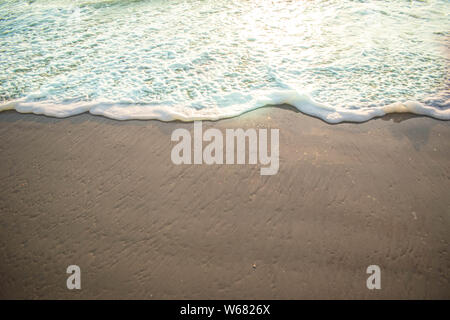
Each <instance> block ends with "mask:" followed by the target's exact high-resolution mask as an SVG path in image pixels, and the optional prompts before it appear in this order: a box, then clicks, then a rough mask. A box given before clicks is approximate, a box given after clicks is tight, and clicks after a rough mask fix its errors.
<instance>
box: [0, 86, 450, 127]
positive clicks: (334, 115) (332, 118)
mask: <svg viewBox="0 0 450 320" xmlns="http://www.w3.org/2000/svg"><path fill="white" fill-rule="evenodd" d="M241 96H242V95H241V94H238V93H234V94H230V95H228V96H226V97H224V99H226V100H227V101H229V104H228V105H227V107H226V108H223V107H222V108H221V107H219V106H216V107H209V108H201V109H197V108H192V107H191V106H186V105H181V104H164V103H135V102H129V101H118V102H117V101H116V102H114V101H108V100H95V101H77V102H66V103H64V102H62V103H57V102H52V101H27V100H26V99H25V98H23V99H17V100H13V101H7V102H3V103H2V104H0V111H4V110H16V111H17V112H20V113H34V114H40V115H46V116H50V117H57V118H65V117H70V116H73V115H77V114H81V113H85V112H89V113H91V114H94V115H100V116H104V117H107V118H111V119H115V120H131V119H137V120H150V119H156V120H160V121H176V120H179V121H195V120H219V119H224V118H231V117H236V116H239V115H241V114H243V113H245V112H248V111H251V110H254V109H257V108H261V107H265V106H274V105H282V104H288V105H291V106H293V107H295V108H296V109H297V110H298V111H300V112H302V113H304V114H307V115H310V116H313V117H316V118H319V119H322V120H323V121H325V122H328V123H333V124H334V123H340V122H365V121H368V120H370V119H373V118H376V117H382V116H384V115H386V114H389V113H412V114H416V115H422V116H428V117H432V118H435V119H439V120H450V107H444V108H441V107H435V106H430V105H426V104H423V103H421V102H418V101H405V102H396V103H391V104H388V105H384V106H379V107H362V108H359V109H346V108H343V107H332V106H329V105H325V104H322V103H319V102H316V101H314V99H312V98H311V97H310V96H309V95H307V94H303V93H301V92H298V91H295V90H277V91H270V92H263V93H260V94H257V95H252V96H251V98H250V99H246V100H245V102H241V101H242V100H243V99H242V98H241ZM233 101H235V103H233ZM445 105H448V103H445Z"/></svg>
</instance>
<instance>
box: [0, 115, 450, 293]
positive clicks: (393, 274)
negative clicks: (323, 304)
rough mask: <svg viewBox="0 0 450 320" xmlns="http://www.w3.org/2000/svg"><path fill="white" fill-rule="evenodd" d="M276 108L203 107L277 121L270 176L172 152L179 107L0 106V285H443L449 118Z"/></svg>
mask: <svg viewBox="0 0 450 320" xmlns="http://www.w3.org/2000/svg"><path fill="white" fill-rule="evenodd" d="M289 109H291V107H286V106H282V107H275V108H273V107H263V108H259V109H256V110H253V111H249V112H246V113H244V114H242V115H240V116H238V117H233V118H228V119H220V120H217V121H203V126H204V127H205V129H207V128H217V129H219V130H221V131H224V130H225V129H227V128H230V129H232V128H244V129H245V128H278V129H280V166H279V171H278V173H277V174H276V175H273V176H260V175H259V169H260V167H259V165H179V166H177V165H174V164H172V162H171V160H170V152H171V149H172V147H173V146H174V145H175V143H174V142H171V141H170V136H171V133H172V132H173V130H175V129H176V128H184V129H187V130H188V131H190V132H191V133H192V131H193V122H181V121H171V122H162V121H158V120H157V121H154V120H153V121H148V120H145V121H142V120H126V121H116V120H111V119H108V118H105V117H100V116H93V115H92V114H87V113H84V114H81V115H75V116H71V117H68V118H63V119H59V118H51V117H47V116H44V117H43V116H41V115H33V114H19V113H18V112H16V111H3V112H1V113H0V123H1V125H0V132H1V136H2V141H1V143H0V151H1V153H0V154H1V155H0V163H1V170H0V174H1V178H2V190H1V191H2V192H1V196H0V213H1V218H0V235H1V236H0V239H1V241H0V257H1V261H2V262H1V263H0V283H1V286H0V297H1V298H3V299H24V298H25V299H62V298H64V299H93V298H97V299H107V298H112V299H123V298H145V299H208V298H211V299H314V298H319V299H431V298H434V299H450V284H449V274H450V259H449V258H448V244H449V241H450V233H449V232H448V231H449V227H450V224H449V223H450V191H449V190H450V122H448V121H440V120H437V119H432V118H428V117H421V116H415V115H410V114H390V115H387V116H385V117H382V118H376V119H372V120H371V121H367V122H363V123H339V124H336V125H330V124H329V123H326V122H324V121H323V120H320V119H317V118H314V117H311V116H307V115H304V114H302V113H300V112H297V114H293V113H292V111H294V110H289ZM393 122H396V123H393ZM71 264H77V265H79V266H80V268H81V272H82V289H81V290H79V291H77V290H74V291H69V290H67V288H66V287H65V283H66V279H67V276H68V275H67V274H66V272H65V271H66V268H67V266H68V265H71ZM373 264H376V265H379V266H380V268H381V279H382V280H381V287H382V289H381V290H368V289H367V288H366V279H367V277H368V276H369V275H368V274H366V268H367V266H369V265H373Z"/></svg>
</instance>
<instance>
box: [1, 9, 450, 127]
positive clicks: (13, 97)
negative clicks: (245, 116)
mask: <svg viewBox="0 0 450 320" xmlns="http://www.w3.org/2000/svg"><path fill="white" fill-rule="evenodd" d="M449 12H450V2H449V1H448V0H429V1H398V0H395V1H386V0H385V1H349V0H347V1H342V0H340V1H319V0H316V1H256V0H253V1H251V0H250V1H249V0H247V1H244V0H234V1H229V0H226V1H225V0H223V1H186V0H185V1H181V0H173V1H158V0H153V1H117V0H116V1H93V0H92V1H86V0H84V1H69V0H54V1H51V0H49V1H43V0H36V1H20V0H19V1H9V0H8V1H1V0H0V68H1V69H0V70H1V73H0V100H3V102H2V103H1V104H0V110H6V109H16V110H18V111H19V112H34V113H38V114H46V115H51V116H57V117H65V116H69V115H73V114H77V113H81V112H86V111H89V112H91V113H93V114H101V115H105V116H107V117H111V118H115V119H151V118H156V119H160V120H173V119H181V120H194V119H220V118H224V117H231V116H235V115H238V114H241V113H242V112H245V111H248V110H251V109H254V108H258V107H261V106H264V105H267V104H280V103H289V104H291V105H293V106H295V107H297V108H298V109H299V110H300V111H302V112H304V113H307V114H310V115H313V116H317V117H320V118H322V119H323V120H325V121H328V122H333V123H334V122H341V121H365V120H368V119H370V118H372V117H375V116H382V115H384V114H386V113H390V112H414V113H418V114H425V115H428V116H433V117H436V118H439V119H450V81H449V77H448V75H449V59H450V55H449V43H450V42H449V39H450V38H449V36H450V17H449V14H448V13H449Z"/></svg>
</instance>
